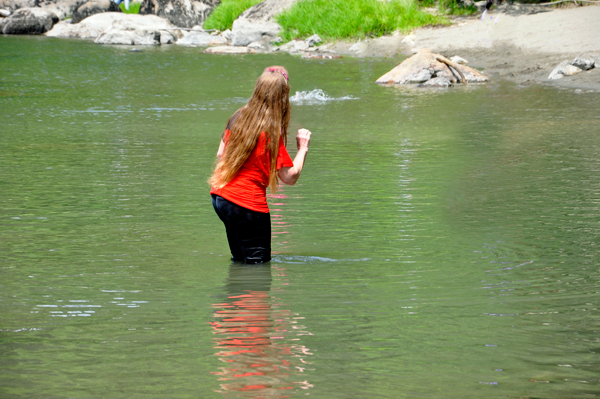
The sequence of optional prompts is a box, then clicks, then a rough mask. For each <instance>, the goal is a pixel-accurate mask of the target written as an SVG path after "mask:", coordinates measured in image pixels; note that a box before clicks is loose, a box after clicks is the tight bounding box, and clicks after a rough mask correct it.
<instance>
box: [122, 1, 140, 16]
mask: <svg viewBox="0 0 600 399" xmlns="http://www.w3.org/2000/svg"><path fill="white" fill-rule="evenodd" d="M141 6H142V3H129V10H127V9H125V3H121V4H119V7H120V8H121V11H123V12H124V13H125V14H139V13H140V7H141Z"/></svg>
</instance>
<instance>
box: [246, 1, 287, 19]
mask: <svg viewBox="0 0 600 399" xmlns="http://www.w3.org/2000/svg"><path fill="white" fill-rule="evenodd" d="M297 1H298V0H264V1H261V2H260V3H258V4H256V5H254V6H252V7H250V8H249V9H247V10H246V11H244V12H243V13H242V14H241V15H240V17H241V18H245V19H248V20H251V21H271V20H273V18H274V17H275V16H277V15H278V14H281V13H282V12H283V11H284V10H287V9H289V8H290V7H291V6H293V5H294V4H295V3H296V2H297Z"/></svg>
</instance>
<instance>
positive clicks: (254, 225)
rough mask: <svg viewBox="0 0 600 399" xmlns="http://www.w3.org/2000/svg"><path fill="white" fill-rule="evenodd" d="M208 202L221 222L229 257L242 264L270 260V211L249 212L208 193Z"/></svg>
mask: <svg viewBox="0 0 600 399" xmlns="http://www.w3.org/2000/svg"><path fill="white" fill-rule="evenodd" d="M211 196H212V204H213V207H214V208H215V211H216V212H217V215H219V219H221V221H222V222H223V223H224V224H225V230H226V232H227V241H229V249H230V250H231V259H232V260H236V261H243V262H244V263H263V262H268V261H270V260H271V214H269V213H261V212H255V211H251V210H250V209H246V208H244V207H241V206H239V205H236V204H234V203H233V202H231V201H227V200H226V199H225V198H223V197H220V196H218V195H215V194H212V195H211Z"/></svg>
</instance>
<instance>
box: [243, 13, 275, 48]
mask: <svg viewBox="0 0 600 399" xmlns="http://www.w3.org/2000/svg"><path fill="white" fill-rule="evenodd" d="M280 30H281V26H280V25H279V24H278V23H276V22H271V21H253V20H249V19H246V18H243V17H240V18H238V19H236V20H235V21H233V27H232V28H231V31H232V37H231V44H232V45H234V46H247V45H248V44H250V43H252V42H255V41H257V40H260V38H262V37H263V36H270V37H275V36H277V35H278V34H279V31H280Z"/></svg>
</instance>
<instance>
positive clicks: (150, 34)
mask: <svg viewBox="0 0 600 399" xmlns="http://www.w3.org/2000/svg"><path fill="white" fill-rule="evenodd" d="M97 15H103V14H97ZM117 15H118V14H117ZM121 15H123V17H120V18H115V19H114V20H113V23H112V24H111V26H110V27H109V28H108V29H106V30H105V31H104V32H102V33H101V34H100V35H99V36H98V37H97V38H96V40H94V42H95V43H98V44H130V45H134V44H137V45H157V44H169V43H175V41H176V40H177V37H181V36H182V35H181V32H180V31H179V30H178V29H176V28H175V26H173V24H171V23H170V22H169V21H167V20H165V19H163V18H161V17H158V16H156V15H138V14H121ZM93 17H94V16H92V17H90V18H93Z"/></svg>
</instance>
